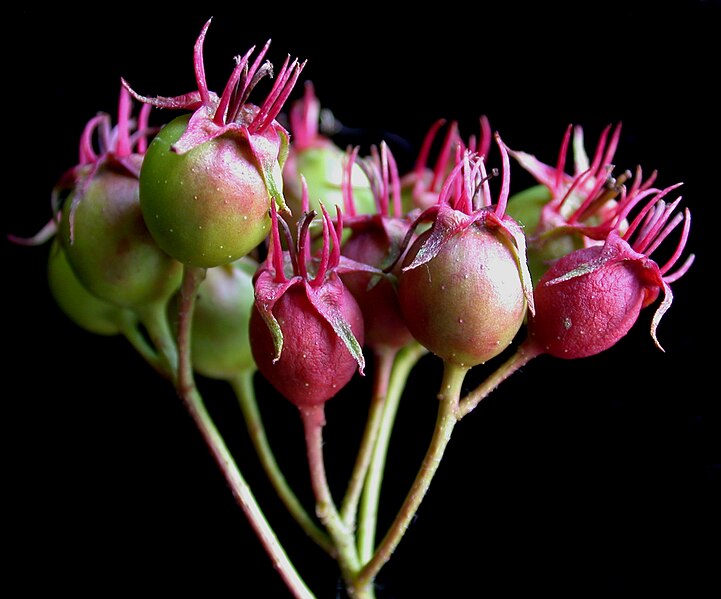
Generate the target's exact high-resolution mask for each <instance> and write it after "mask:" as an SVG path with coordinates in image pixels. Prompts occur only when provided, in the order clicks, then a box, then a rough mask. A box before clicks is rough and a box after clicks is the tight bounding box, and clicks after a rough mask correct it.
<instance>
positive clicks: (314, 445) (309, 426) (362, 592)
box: [299, 404, 373, 599]
mask: <svg viewBox="0 0 721 599" xmlns="http://www.w3.org/2000/svg"><path fill="white" fill-rule="evenodd" d="M299 411H300V415H301V419H302V421H303V428H304V430H305V443H306V449H307V452H308V466H309V468H310V481H311V486H312V487H313V494H314V495H315V501H316V513H317V515H318V518H320V521H321V522H322V523H323V525H324V526H325V527H326V529H327V530H328V533H329V534H330V536H331V538H332V539H333V543H334V544H335V546H336V549H337V550H338V556H337V559H338V565H339V566H340V571H341V574H342V576H343V580H344V581H345V584H346V588H347V589H348V592H349V594H350V596H351V597H353V599H372V598H373V590H372V588H371V587H370V585H357V584H356V582H355V576H356V573H357V572H358V570H359V567H360V566H359V562H358V553H357V551H356V548H355V538H354V536H353V533H352V531H351V529H350V528H349V527H348V526H346V524H345V522H343V519H342V518H341V517H340V513H339V512H338V509H337V508H336V506H335V503H334V501H333V497H332V495H331V492H330V487H329V486H328V478H327V476H326V471H325V460H324V458H323V427H324V426H325V407H324V404H319V405H314V406H308V407H303V408H300V409H299Z"/></svg>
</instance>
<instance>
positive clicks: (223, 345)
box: [191, 257, 258, 380]
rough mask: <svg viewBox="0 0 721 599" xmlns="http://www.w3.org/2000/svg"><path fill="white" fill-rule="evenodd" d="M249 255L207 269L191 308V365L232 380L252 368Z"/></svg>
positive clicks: (254, 264) (252, 266)
mask: <svg viewBox="0 0 721 599" xmlns="http://www.w3.org/2000/svg"><path fill="white" fill-rule="evenodd" d="M257 267H258V264H257V262H255V260H252V259H251V258H249V257H246V258H242V259H241V260H238V261H236V262H232V263H231V264H223V265H221V266H216V267H214V268H209V269H207V271H206V274H205V278H204V279H203V282H202V283H201V284H200V286H199V287H198V296H197V298H196V300H195V310H194V312H193V325H192V326H193V329H192V337H191V351H192V354H191V355H192V360H193V367H194V369H195V370H196V371H197V372H198V373H200V374H202V375H204V376H207V377H209V378H215V379H223V380H231V379H233V378H235V377H237V376H238V375H239V374H240V373H242V372H244V371H248V370H250V369H254V368H255V362H254V361H253V355H252V353H251V349H250V340H249V337H248V322H249V321H250V314H251V311H252V310H253V309H254V308H253V306H254V302H255V295H254V293H253V275H254V274H255V271H256V269H257Z"/></svg>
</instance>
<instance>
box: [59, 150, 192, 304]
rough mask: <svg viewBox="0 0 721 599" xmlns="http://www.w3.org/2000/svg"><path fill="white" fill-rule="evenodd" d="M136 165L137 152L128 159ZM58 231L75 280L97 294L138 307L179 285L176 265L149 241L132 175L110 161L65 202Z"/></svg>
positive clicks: (161, 297) (179, 269)
mask: <svg viewBox="0 0 721 599" xmlns="http://www.w3.org/2000/svg"><path fill="white" fill-rule="evenodd" d="M128 160H134V161H136V163H137V166H138V167H140V163H141V161H142V156H141V155H139V154H134V155H132V156H130V157H128ZM75 194H82V195H81V198H80V200H79V201H78V202H77V204H76V206H75V209H74V210H72V209H71V210H63V211H62V215H61V220H60V225H59V229H58V235H59V237H60V239H61V241H62V245H63V248H64V250H65V252H66V254H67V258H68V261H69V262H70V264H71V265H72V268H73V270H74V272H75V274H76V275H77V277H78V279H79V280H80V281H81V283H82V284H83V285H84V286H85V287H87V289H88V290H89V291H91V292H92V293H94V294H95V295H96V296H98V297H99V298H101V299H103V300H105V301H108V302H111V303H113V304H115V305H118V306H123V307H128V308H139V307H141V306H145V305H148V304H150V303H153V302H158V301H160V302H162V301H166V300H167V299H168V298H169V297H170V296H171V295H172V294H173V293H174V292H175V290H177V289H178V287H179V286H180V280H181V277H182V265H181V264H180V263H179V262H177V261H175V260H173V259H172V258H171V257H170V256H169V255H168V254H166V253H165V252H164V251H163V250H162V249H161V248H159V247H158V245H157V244H156V243H155V240H154V238H153V237H152V236H151V234H150V232H149V231H148V229H147V227H146V226H145V222H144V220H143V216H142V214H141V210H140V203H139V199H138V179H137V177H135V176H133V175H132V174H129V173H128V172H126V171H125V170H124V169H119V168H116V167H115V165H114V164H113V163H112V161H108V162H106V163H103V164H101V165H99V166H98V167H97V169H96V170H95V171H94V173H93V174H92V176H91V177H90V178H89V179H88V180H87V181H84V182H83V183H82V184H79V185H78V186H77V187H76V188H75V189H74V190H73V191H72V192H71V194H70V196H69V197H68V198H67V199H66V200H65V205H66V206H68V205H71V204H72V203H73V200H74V199H75Z"/></svg>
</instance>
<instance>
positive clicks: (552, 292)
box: [528, 186, 694, 359]
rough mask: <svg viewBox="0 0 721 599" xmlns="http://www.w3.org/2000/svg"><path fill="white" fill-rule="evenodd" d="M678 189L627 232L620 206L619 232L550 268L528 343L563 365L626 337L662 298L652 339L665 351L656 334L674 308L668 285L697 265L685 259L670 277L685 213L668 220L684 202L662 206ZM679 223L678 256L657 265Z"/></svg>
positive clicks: (654, 202)
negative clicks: (664, 244)
mask: <svg viewBox="0 0 721 599" xmlns="http://www.w3.org/2000/svg"><path fill="white" fill-rule="evenodd" d="M676 187H677V186H671V187H669V188H666V189H665V190H662V191H659V192H658V193H656V194H655V195H654V196H653V197H652V198H651V199H650V201H649V202H648V203H646V205H645V206H643V208H642V209H641V210H640V212H639V213H638V214H637V215H636V216H635V217H634V218H633V219H632V220H631V222H630V223H629V224H628V225H627V226H626V222H627V218H626V217H628V214H629V210H630V206H629V205H627V204H631V203H633V202H630V203H629V202H626V203H625V202H623V201H622V202H620V203H619V205H618V216H619V217H623V218H618V219H617V220H618V223H619V225H618V226H617V227H616V228H614V229H613V230H611V231H610V232H609V234H608V236H607V238H606V240H605V242H604V243H603V245H596V246H591V247H588V248H583V249H580V250H576V251H574V252H571V253H570V254H567V255H566V256H563V257H562V258H560V259H559V260H558V261H557V262H556V263H554V264H553V265H552V266H551V267H550V268H549V270H548V271H547V272H546V273H545V274H544V275H543V277H542V278H541V280H540V281H539V283H538V285H536V289H535V290H534V295H535V300H536V314H535V315H533V316H532V317H531V318H529V322H528V326H529V341H528V343H529V344H531V345H535V347H536V348H537V349H538V350H539V351H542V352H545V353H547V354H550V355H553V356H556V357H560V358H567V359H571V358H581V357H586V356H591V355H595V354H597V353H600V352H601V351H604V350H606V349H608V348H610V347H611V346H613V345H614V344H615V343H616V342H618V341H619V340H620V339H621V338H622V337H623V336H625V335H626V333H627V332H628V331H629V330H630V328H631V327H632V326H633V325H634V323H635V322H636V321H637V319H638V316H639V313H640V311H641V310H642V309H643V308H644V307H646V306H649V305H650V304H651V303H653V302H654V301H655V300H656V299H657V298H658V296H659V294H661V293H663V299H662V301H661V303H660V305H659V307H658V308H657V310H656V313H655V314H654V316H653V318H652V321H651V337H652V338H653V340H654V343H655V344H656V346H657V347H658V348H659V349H661V350H662V351H663V348H662V347H661V345H660V343H659V341H658V338H657V333H656V331H657V328H658V325H659V323H660V321H661V318H662V317H663V315H664V314H665V313H666V312H667V311H668V309H669V307H670V306H671V302H672V301H673V294H672V293H671V288H670V284H671V283H672V282H673V281H676V280H677V279H678V278H680V277H681V276H682V275H683V274H684V273H685V272H686V271H687V270H688V269H689V267H690V266H691V264H692V262H693V259H694V256H693V254H692V255H690V256H688V258H686V260H685V261H684V262H683V263H682V264H681V266H679V267H678V268H675V270H674V271H673V272H671V273H670V272H669V271H670V270H671V269H673V268H674V267H675V266H676V263H677V262H678V261H679V259H680V258H681V254H682V253H683V250H684V247H685V245H686V241H687V239H688V234H689V230H690V223H691V219H690V213H689V211H688V209H686V210H685V211H684V214H683V215H681V214H677V215H675V216H674V215H673V211H674V210H675V208H676V206H677V205H678V203H679V202H680V199H681V198H678V199H677V200H675V201H673V202H671V203H670V204H667V203H666V202H665V200H663V199H661V198H663V196H664V195H665V194H667V193H668V192H669V191H670V190H671V189H675V188H676ZM681 222H683V223H684V226H683V229H682V232H681V236H680V240H679V242H678V244H677V245H676V248H675V250H674V251H673V252H672V255H671V257H670V258H668V259H667V260H666V262H665V263H664V264H663V265H659V264H658V263H656V262H655V261H654V260H653V259H652V258H651V255H652V253H653V252H654V251H655V250H656V249H657V248H658V247H659V246H660V245H661V243H662V242H663V241H664V240H665V239H666V238H667V237H668V235H669V234H670V233H671V232H672V231H673V230H674V229H675V228H676V227H677V226H678V225H679V224H681ZM620 223H623V224H620ZM619 228H622V229H624V231H623V232H620V231H619Z"/></svg>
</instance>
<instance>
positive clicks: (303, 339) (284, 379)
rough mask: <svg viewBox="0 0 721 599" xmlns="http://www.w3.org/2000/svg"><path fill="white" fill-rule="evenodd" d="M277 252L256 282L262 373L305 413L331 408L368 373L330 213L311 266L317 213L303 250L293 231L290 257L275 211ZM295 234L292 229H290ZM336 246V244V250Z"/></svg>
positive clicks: (253, 332)
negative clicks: (340, 394) (352, 381)
mask: <svg viewBox="0 0 721 599" xmlns="http://www.w3.org/2000/svg"><path fill="white" fill-rule="evenodd" d="M271 215H272V219H273V229H272V246H271V248H270V251H269V255H268V257H267V259H266V261H265V263H264V264H263V265H261V267H260V269H259V271H258V274H257V276H256V280H255V308H256V309H255V310H253V312H252V314H251V318H250V342H251V348H252V352H253V358H254V359H255V363H256V365H257V366H258V370H259V371H260V372H261V374H263V375H264V376H265V378H266V379H267V380H268V381H270V383H271V384H272V385H273V386H274V387H275V388H276V389H277V390H278V391H279V392H280V393H282V394H283V395H284V396H285V397H286V398H288V399H289V400H290V401H291V402H293V403H294V404H295V405H297V406H298V407H310V406H317V405H320V404H323V403H324V402H325V401H327V400H328V399H330V398H331V397H333V396H334V395H336V394H337V393H338V391H340V390H341V389H342V388H343V387H344V386H345V385H346V384H347V383H348V382H349V381H350V379H351V377H352V376H353V374H354V373H355V370H356V368H358V369H359V370H360V372H361V373H362V372H363V367H364V365H365V361H364V358H363V353H362V345H363V341H364V339H363V316H362V314H361V310H360V307H359V306H358V303H357V302H356V301H355V299H354V298H353V295H352V294H351V293H350V291H348V290H347V289H346V287H345V286H344V285H343V283H342V281H341V278H340V276H339V267H340V265H341V262H342V260H341V256H340V251H339V248H338V238H339V235H338V232H339V231H340V229H341V227H342V223H341V221H340V219H339V226H338V229H339V231H335V230H334V229H333V227H332V226H331V223H330V217H329V216H328V213H327V212H326V211H325V208H323V237H324V245H323V250H322V253H321V256H320V258H319V259H318V260H315V261H313V260H310V257H309V253H308V244H309V233H308V228H309V227H310V222H311V220H312V219H313V216H314V213H313V212H310V213H306V215H305V217H304V219H303V220H302V221H301V230H300V233H299V236H298V242H297V245H296V246H294V245H293V244H292V241H291V236H290V232H289V230H288V229H287V228H285V229H284V231H285V233H286V242H287V244H288V247H289V248H291V249H290V250H286V251H283V250H282V247H281V242H280V234H279V229H278V227H279V222H280V220H281V219H279V218H278V215H277V213H276V211H275V210H274V209H272V210H271ZM286 227H287V226H286ZM329 239H332V249H331V248H330V245H331V244H330V243H329Z"/></svg>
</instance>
